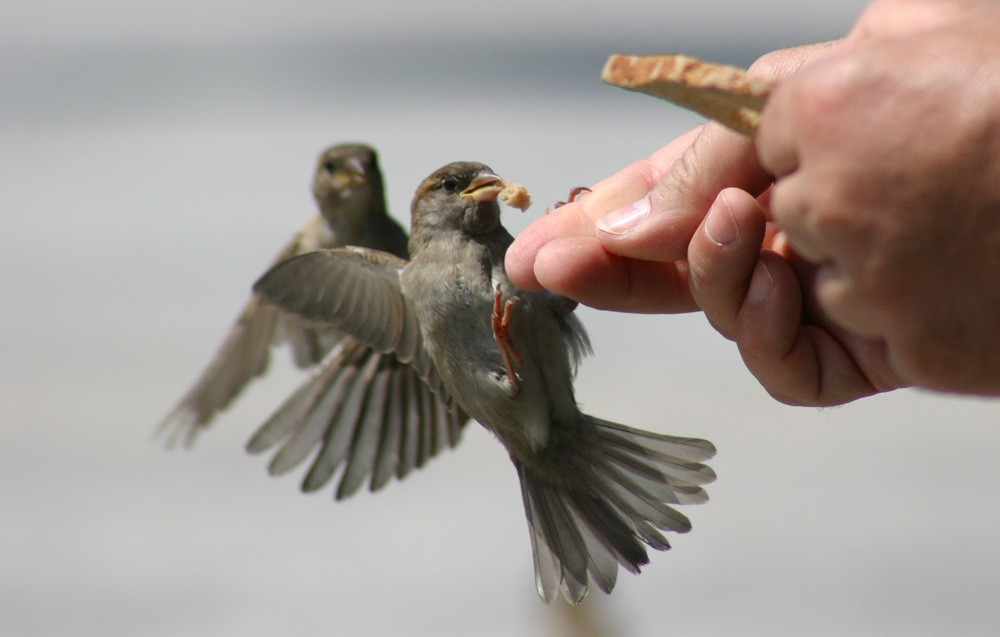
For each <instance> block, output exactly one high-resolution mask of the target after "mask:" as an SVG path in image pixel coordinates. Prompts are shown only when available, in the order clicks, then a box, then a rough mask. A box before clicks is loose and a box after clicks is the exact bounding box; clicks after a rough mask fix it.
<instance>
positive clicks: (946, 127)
mask: <svg viewBox="0 0 1000 637" xmlns="http://www.w3.org/2000/svg"><path fill="white" fill-rule="evenodd" d="M998 32H1000V9H998V8H997V7H996V5H995V3H992V2H985V1H982V2H974V1H961V2H946V1H941V0H938V1H934V0H923V1H920V2H913V1H912V0H910V1H907V2H903V1H901V0H879V1H877V2H874V3H873V4H872V5H871V6H870V7H869V8H868V10H867V11H866V12H865V13H864V14H863V15H862V16H861V18H860V19H859V21H858V23H857V24H856V26H855V27H854V29H853V30H852V32H851V34H850V35H849V36H848V37H847V39H846V40H845V41H844V43H843V45H842V46H840V47H837V49H836V50H835V51H832V52H831V53H830V54H829V55H827V56H824V57H823V58H822V59H819V60H816V61H815V63H813V64H811V65H809V66H808V67H804V68H803V69H802V70H801V71H800V72H799V73H797V74H795V75H793V76H790V77H788V78H787V80H786V81H784V82H782V84H781V85H779V87H778V88H777V89H776V90H775V91H774V93H773V94H772V96H771V99H770V100H769V101H768V104H767V107H766V108H765V110H764V113H763V118H762V122H761V124H760V127H759V129H758V137H757V144H758V151H759V156H760V159H761V162H762V163H763V165H764V166H765V167H766V168H767V169H768V172H770V173H772V174H774V175H776V184H775V186H774V188H773V192H772V196H771V205H770V212H771V214H772V215H773V219H774V221H775V222H776V223H777V224H778V226H780V227H781V229H782V231H783V232H784V233H785V234H786V235H787V238H788V242H789V244H790V246H791V247H792V248H793V249H794V251H795V252H797V253H798V254H799V255H801V256H802V257H804V258H805V259H808V260H809V261H810V262H812V263H814V264H817V265H816V267H815V273H814V276H812V277H811V278H810V280H809V282H808V283H807V286H808V287H810V288H811V290H810V291H811V293H812V294H813V295H814V296H815V299H816V305H817V306H818V307H819V308H821V309H822V311H823V313H824V314H825V315H826V317H827V318H828V319H829V320H830V321H832V322H833V323H834V324H835V325H837V326H839V327H840V328H843V329H844V330H847V331H849V332H850V333H853V334H856V335H862V336H866V337H869V338H871V339H876V340H881V341H884V343H885V356H886V360H887V363H888V365H889V367H890V369H891V370H892V371H893V372H894V374H893V375H894V377H895V380H896V381H901V382H903V383H905V384H915V385H919V386H922V387H926V388H930V389H938V390H945V391H958V392H963V393H980V394H996V393H1000V338H998V334H1000V214H998V213H1000V179H998V178H997V175H998V174H1000V107H998V106H997V105H998V104H1000V79H998V78H1000V42H998V39H997V37H996V34H997V33H998Z"/></svg>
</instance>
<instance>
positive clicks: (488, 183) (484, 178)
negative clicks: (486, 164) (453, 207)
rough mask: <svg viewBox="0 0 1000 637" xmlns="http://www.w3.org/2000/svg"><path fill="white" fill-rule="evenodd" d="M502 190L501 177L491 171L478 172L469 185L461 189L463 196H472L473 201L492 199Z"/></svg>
mask: <svg viewBox="0 0 1000 637" xmlns="http://www.w3.org/2000/svg"><path fill="white" fill-rule="evenodd" d="M501 190H503V179H500V177H499V176H498V175H494V174H493V173H488V172H486V173H479V175H477V176H476V178H475V179H473V180H472V183H470V184H469V187H468V188H466V189H465V190H463V191H462V196H463V197H472V199H473V201H476V202H480V201H494V200H496V198H497V195H499V194H500V191H501Z"/></svg>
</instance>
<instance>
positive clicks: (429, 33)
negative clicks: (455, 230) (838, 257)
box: [0, 0, 1000, 636]
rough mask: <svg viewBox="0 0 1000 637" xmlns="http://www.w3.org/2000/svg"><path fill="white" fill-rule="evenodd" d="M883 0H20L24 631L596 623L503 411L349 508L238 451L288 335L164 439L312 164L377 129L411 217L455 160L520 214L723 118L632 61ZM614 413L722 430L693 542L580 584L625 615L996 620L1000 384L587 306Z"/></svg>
mask: <svg viewBox="0 0 1000 637" xmlns="http://www.w3.org/2000/svg"><path fill="white" fill-rule="evenodd" d="M863 5H864V2H862V1H861V0H849V1H847V2H839V3H809V2H800V1H795V0H761V1H758V2H754V3H744V2H737V1H735V0H730V1H726V0H703V1H701V2H697V3H692V2H685V3H680V2H670V1H669V0H668V1H663V0H660V1H656V2H640V1H629V0H621V1H618V2H613V3H606V4H604V5H600V6H595V4H594V3H579V4H575V3H570V2H560V1H555V2H549V3H539V2H537V1H536V0H530V1H529V0H517V1H508V2H506V3H494V4H481V5H476V4H474V3H468V2H466V3H459V2H448V1H443V0H442V1H434V2H424V3H402V2H399V3H343V2H340V3H338V2H330V1H326V2H318V1H317V2H298V3H296V2H285V3H280V8H279V3H274V4H268V3H263V2H259V1H251V2H235V1H225V0H198V1H192V0H187V1H178V2H172V3H156V4H154V3H131V2H124V1H122V0H106V1H103V2H97V1H92V2H69V1H61V2H60V1H44V0H43V1H40V2H33V3H26V2H20V3H14V2H11V1H10V0H7V1H6V2H5V3H4V7H3V15H4V19H3V20H2V21H0V139H2V142H0V197H2V216H0V220H2V221H0V222H2V224H3V228H2V232H0V244H2V246H0V268H2V269H0V271H2V273H3V283H2V290H3V310H2V314H0V317H2V318H0V321H2V326H3V329H2V330H0V343H2V347H0V353H2V357H0V416H2V418H0V507H2V515H0V552H2V553H0V634H3V635H181V634H183V635H241V636H246V635H299V634H348V635H435V636H437V635H498V636H499V635H515V634H516V635H551V634H573V631H574V630H576V631H577V634H580V630H582V629H579V628H577V629H572V628H568V627H567V626H568V625H569V624H567V621H568V620H567V617H568V616H567V614H566V613H565V611H564V610H563V609H561V608H560V606H559V605H555V606H553V607H545V606H543V605H542V604H541V603H540V602H539V601H538V599H537V598H536V595H535V592H534V585H533V578H532V567H531V555H530V545H529V541H528V534H527V532H526V524H525V521H524V514H523V509H522V505H521V499H520V494H519V492H518V486H517V480H516V477H515V475H514V471H513V470H512V467H511V466H510V463H509V461H508V459H507V458H506V454H505V453H504V452H503V450H502V448H501V447H500V446H499V445H498V444H497V443H496V442H495V441H494V440H492V439H491V437H490V436H489V435H488V434H487V433H486V432H485V431H484V430H482V429H481V428H479V427H476V426H472V427H470V428H469V429H468V430H467V433H466V435H465V439H464V441H463V443H462V445H461V447H460V448H459V449H458V450H456V451H455V452H448V453H445V454H444V455H443V457H441V458H439V459H437V460H436V461H434V462H433V463H431V464H430V465H429V466H427V467H426V468H425V469H424V470H422V471H420V472H417V473H416V474H415V475H413V476H411V477H409V478H408V479H407V480H406V481H404V482H402V483H394V484H392V485H390V487H388V488H387V489H385V490H384V491H383V492H381V493H379V494H377V495H375V496H372V495H371V494H368V493H363V494H361V495H359V496H357V497H355V498H353V499H352V500H350V501H347V502H343V503H338V504H334V503H333V502H332V495H331V491H332V490H330V491H323V492H322V494H317V495H313V496H308V497H307V496H303V495H301V494H300V493H299V492H298V490H297V486H298V479H299V477H300V476H299V475H298V474H295V475H294V476H288V477H285V478H282V479H274V478H270V477H268V476H267V473H266V470H265V466H266V459H265V458H263V457H249V456H247V455H246V454H245V453H244V451H243V443H244V441H245V440H246V439H247V437H248V436H249V435H250V433H251V432H252V431H253V430H254V428H255V427H256V426H257V425H258V424H259V423H260V422H262V421H263V420H264V419H265V418H266V417H267V416H268V414H269V413H270V410H271V409H273V408H274V407H276V406H277V405H278V404H279V403H280V402H281V400H282V398H283V397H284V396H285V395H287V394H288V393H289V392H290V391H291V389H292V388H293V387H295V385H296V384H297V382H298V380H299V379H300V378H301V375H300V374H298V373H297V372H296V371H295V370H293V369H292V367H291V365H290V363H289V362H288V360H287V357H286V356H284V355H281V356H279V357H278V361H277V364H276V365H275V367H274V369H273V371H272V374H271V375H270V376H269V377H268V378H267V379H266V380H265V381H263V382H258V383H256V384H254V385H253V386H252V388H251V390H250V391H249V392H248V393H247V394H246V395H245V396H244V397H243V399H242V400H241V401H240V402H239V403H238V405H237V407H236V408H234V409H232V410H230V411H229V412H228V413H226V414H225V415H224V416H223V417H222V418H221V419H219V420H218V421H217V422H216V424H215V426H214V427H213V429H212V430H211V431H210V432H209V433H207V434H206V435H204V436H203V437H202V438H201V440H200V443H199V444H198V445H197V448H196V449H195V450H193V451H191V452H187V451H167V450H165V449H163V448H162V446H161V445H159V444H157V443H156V442H152V441H151V440H150V436H151V433H152V431H153V429H154V426H155V425H156V423H157V422H158V421H159V420H160V419H161V418H162V416H163V415H164V414H165V413H166V412H167V410H168V409H169V408H170V407H171V406H172V405H173V403H174V402H175V401H176V400H177V399H178V398H179V397H180V395H181V394H182V392H183V391H184V390H186V389H187V387H188V386H189V384H190V383H191V382H192V381H193V380H194V379H195V377H196V375H197V374H198V373H199V372H200V371H201V370H202V367H203V365H204V364H206V363H207V361H208V359H209V357H210V356H211V354H212V353H213V352H214V349H215V347H216V346H217V345H218V343H219V341H220V340H221V338H222V336H223V334H224V333H225V331H226V329H227V328H228V326H229V324H230V322H231V320H232V319H233V318H234V317H235V314H236V312H237V311H238V309H239V308H240V307H241V305H242V303H243V302H244V300H245V299H246V297H247V294H248V290H249V286H250V284H251V283H252V282H253V281H254V280H255V278H256V277H257V275H259V274H260V273H261V272H262V270H263V269H264V268H265V266H266V265H267V264H268V263H269V262H270V260H271V258H272V257H273V255H274V253H275V252H276V251H277V250H278V248H279V247H280V246H281V245H283V243H284V242H285V241H286V239H287V238H288V237H289V236H290V235H291V233H292V232H293V231H294V230H295V229H296V228H297V227H298V226H299V224H300V223H301V221H302V220H303V219H305V218H306V217H307V216H309V215H311V214H312V213H313V203H312V199H311V195H310V193H309V182H310V177H311V171H312V168H313V162H314V159H315V157H316V155H317V154H318V153H319V152H320V151H321V150H322V149H323V148H324V147H325V146H327V145H329V144H332V143H335V142H340V141H353V140H360V141H367V142H369V143H372V144H373V145H375V146H376V147H377V148H378V149H379V150H380V152H381V157H382V165H383V168H384V171H385V174H386V180H387V186H388V199H389V203H390V206H391V209H392V211H393V213H394V214H395V215H396V216H397V217H398V218H399V219H400V220H402V221H403V222H404V223H408V218H409V213H408V206H409V201H410V197H411V195H412V192H413V190H414V189H415V187H416V185H417V184H418V183H419V181H420V180H421V179H422V178H423V177H424V176H426V175H427V174H428V173H430V172H431V171H432V170H434V169H435V168H437V167H439V166H440V165H442V164H444V163H446V162H449V161H453V160H459V159H469V160H477V161H482V162H485V163H487V164H490V165H491V166H492V167H493V168H494V169H495V170H496V171H497V172H499V173H500V174H501V175H503V176H505V177H507V178H509V179H513V180H515V181H519V182H521V183H523V184H525V185H526V186H528V188H529V189H530V190H531V191H532V194H533V195H534V197H535V201H536V204H535V206H534V207H533V208H532V209H531V210H529V211H528V213H527V214H524V215H522V214H521V213H519V212H515V211H510V210H508V211H506V212H505V217H506V224H507V226H508V228H510V229H511V231H512V232H514V233H515V234H516V233H517V232H519V231H520V230H521V229H523V228H524V227H525V226H526V225H527V224H528V223H529V222H530V221H531V220H533V219H536V218H537V217H538V216H540V215H541V214H542V210H543V209H544V206H545V205H546V203H549V204H550V203H551V202H554V201H556V200H557V199H561V198H564V197H565V194H566V192H567V189H568V188H570V187H571V186H577V185H586V184H591V183H594V182H596V181H598V180H600V179H601V178H603V177H605V176H607V175H610V174H611V173H613V172H615V171H616V170H618V169H619V168H621V167H623V166H624V165H626V164H628V163H630V162H632V161H634V160H636V159H639V158H642V157H645V156H647V155H648V154H650V153H651V152H653V151H654V150H655V149H657V148H659V147H660V146H662V145H663V144H665V143H666V142H667V141H669V140H671V139H673V138H674V137H675V136H677V135H678V134H680V133H682V132H684V131H685V130H687V129H688V128H690V127H691V126H693V125H695V124H696V123H698V121H699V120H698V119H697V118H696V117H694V116H692V115H688V114H686V113H683V112H681V111H680V110H678V109H675V108H674V107H672V106H670V105H668V104H666V103H660V102H658V101H655V100H652V99H650V98H646V97H644V96H639V95H635V94H631V93H626V92H624V91H620V90H617V89H612V88H610V87H607V86H604V85H603V84H602V83H601V82H600V81H599V79H598V77H599V73H600V69H601V66H602V64H603V62H604V60H605V58H606V57H607V55H608V54H610V53H612V52H616V51H624V52H629V53H666V52H685V53H690V54H696V55H700V56H703V57H706V58H709V59H713V60H718V61H722V62H728V63H733V64H740V65H746V64H749V63H750V62H751V61H752V60H753V59H754V58H755V57H757V56H758V55H760V54H762V53H764V52H766V51H769V50H772V49H775V48H782V47H786V46H791V45H795V44H801V43H806V42H812V41H818V40H825V39H831V38H835V37H838V36H841V35H843V34H844V33H845V32H846V31H847V29H848V28H849V27H850V24H851V23H852V22H853V20H854V19H855V17H856V16H857V14H858V12H859V11H860V10H861V8H862V6H863ZM581 314H582V318H583V319H584V321H585V323H586V324H587V325H588V327H589V329H590V332H591V336H592V339H593V341H594V347H595V350H596V356H595V357H594V358H592V359H589V360H587V361H586V362H585V364H584V365H583V367H582V370H581V372H580V376H579V379H578V383H577V391H578V397H579V399H580V401H581V402H582V404H583V407H584V408H585V409H586V410H587V411H588V412H589V413H592V414H595V415H597V416H601V417H604V418H609V419H613V420H617V421H619V422H623V423H626V424H629V425H633V426H640V427H643V428H646V429H651V430H654V431H658V432H663V433H673V434H681V435H691V436H700V437H706V438H709V439H711V440H713V441H714V442H715V443H716V444H717V446H718V448H719V456H718V459H717V460H716V461H715V462H714V467H715V468H716V469H717V471H718V474H719V480H718V482H717V483H716V484H715V485H713V486H712V488H711V495H712V501H711V502H710V503H709V504H708V505H706V506H703V507H698V508H691V509H688V510H687V511H685V512H686V513H688V514H689V515H690V516H691V518H692V520H693V522H694V527H695V529H694V531H693V532H692V533H691V534H688V535H685V536H680V537H677V538H676V540H675V541H674V542H673V543H674V550H672V551H670V552H668V553H665V554H664V553H656V554H654V555H652V563H651V564H650V565H649V566H647V567H646V568H645V569H644V572H643V573H642V574H641V575H639V576H630V575H628V574H622V575H621V577H620V579H619V583H618V587H617V589H616V590H615V592H614V594H613V595H612V596H611V597H610V598H608V597H605V596H603V595H601V594H599V593H598V594H596V595H592V596H591V597H590V598H589V599H588V600H587V602H586V603H585V605H584V607H583V610H584V613H585V614H586V616H587V617H589V618H590V619H591V620H592V621H593V622H595V623H596V625H598V626H599V627H600V626H603V627H604V628H605V629H608V630H609V631H611V633H613V634H617V635H649V636H652V635H664V634H704V635H848V634H850V635H941V634H949V635H987V634H995V630H996V627H997V626H998V625H1000V610H998V606H997V604H996V597H997V581H998V574H1000V548H998V544H997V537H1000V514H998V500H997V488H998V486H1000V467H998V466H997V462H996V457H997V454H998V453H1000V429H998V427H997V420H998V414H1000V405H998V404H997V403H996V402H994V401H982V400H972V399H960V398H950V397H944V396H939V395H931V394H927V393H921V392H915V391H900V392H895V393H893V394H890V395H885V396H879V397H876V398H872V399H868V400H863V401H860V402H858V403H855V404H851V405H847V406H845V407H842V408H838V409H826V410H817V409H801V408H791V407H786V406H782V405H779V404H777V403H775V402H774V401H772V400H771V399H770V398H769V397H768V396H767V395H766V394H765V393H764V391H763V390H761V389H760V388H759V387H758V385H757V384H756V382H755V381H754V380H753V378H752V377H751V376H750V374H749V373H748V372H747V371H746V370H745V369H744V367H743V366H742V364H741V363H740V359H739V356H738V354H737V352H736V349H735V347H734V346H733V345H732V344H731V343H729V342H727V341H725V340H723V339H722V338H720V337H719V336H717V335H716V333H715V332H714V331H713V330H712V329H711V328H710V327H709V326H708V324H707V323H706V322H705V320H704V318H703V317H701V316H699V315H687V316H671V317H663V316H654V317H637V316H627V315H617V314H603V313H598V312H594V311H590V310H586V309H584V310H581Z"/></svg>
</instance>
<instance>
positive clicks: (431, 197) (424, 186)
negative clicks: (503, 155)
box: [411, 162, 504, 236]
mask: <svg viewBox="0 0 1000 637" xmlns="http://www.w3.org/2000/svg"><path fill="white" fill-rule="evenodd" d="M503 184H504V182H503V180H502V179H501V178H500V177H499V176H498V175H497V174H496V173H494V172H493V171H492V170H491V169H490V167H489V166H486V165H485V164H480V163H476V162H454V163H451V164H448V165H447V166H444V167H442V168H439V169H438V170H436V171H434V173H433V174H431V176H430V177H428V178H427V179H425V180H424V181H423V183H421V184H420V187H419V188H417V192H416V195H414V197H413V205H412V221H411V226H412V227H411V232H412V234H413V235H417V234H418V233H422V232H428V231H431V232H433V231H441V230H459V231H461V232H463V233H465V234H467V235H470V236H477V235H482V234H487V233H490V232H493V231H494V230H496V229H497V228H500V227H501V226H500V206H499V205H498V204H497V200H496V199H497V195H498V194H500V191H501V190H502V189H503Z"/></svg>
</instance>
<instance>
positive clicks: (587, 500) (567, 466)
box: [254, 162, 715, 603]
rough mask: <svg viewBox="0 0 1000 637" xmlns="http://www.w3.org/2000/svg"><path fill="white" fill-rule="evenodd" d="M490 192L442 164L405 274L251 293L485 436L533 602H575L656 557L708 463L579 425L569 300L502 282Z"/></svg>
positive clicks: (695, 444)
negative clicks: (501, 468)
mask: <svg viewBox="0 0 1000 637" xmlns="http://www.w3.org/2000/svg"><path fill="white" fill-rule="evenodd" d="M503 184H504V182H503V181H502V180H501V179H500V178H499V177H498V176H497V175H495V174H494V173H493V172H492V171H491V170H490V169H489V168H488V167H487V166H484V165H483V164H478V163H470V162H458V163H453V164H449V165H447V166H445V167H443V168H441V169H440V170H438V171H436V172H435V173H433V174H432V175H431V176H430V177H428V178H427V179H426V180H424V182H423V183H422V184H421V185H420V187H419V188H418V189H417V192H416V195H415V197H414V199H413V204H412V236H411V237H410V242H409V251H410V255H411V260H410V261H406V260H404V259H402V258H400V257H398V256H393V255H391V254H387V253H385V252H380V251H377V250H371V249H364V248H356V247H354V248H345V249H338V250H320V251H317V252H312V253H310V254H305V255H302V256H298V257H295V258H293V259H290V260H288V261H286V262H284V263H281V264H279V265H277V266H275V267H274V268H272V269H271V271H270V272H268V273H267V274H265V275H264V276H263V277H262V278H261V279H260V280H259V281H258V282H257V284H256V285H255V286H254V290H255V291H256V292H257V293H258V294H260V295H261V296H262V297H263V298H264V299H265V300H267V301H268V302H270V303H273V304H275V305H277V306H278V307H281V308H282V309H284V310H286V311H289V312H292V313H295V314H297V315H299V316H301V317H303V318H304V319H305V320H307V321H310V322H312V324H324V325H329V326H330V327H332V328H334V329H337V330H342V331H344V332H346V333H348V334H350V335H351V336H352V337H353V338H354V339H355V340H356V342H357V343H358V345H359V347H360V346H367V347H370V348H371V349H373V350H375V351H377V352H380V353H383V354H389V353H391V354H393V355H395V357H396V359H397V360H398V361H400V362H405V363H409V364H410V365H411V367H412V369H413V370H415V371H416V372H417V373H418V374H419V375H420V377H421V378H422V379H424V380H425V381H426V382H427V383H428V386H429V387H431V388H434V389H435V390H436V391H438V392H441V393H444V394H446V395H448V396H450V397H453V398H454V402H456V403H457V404H458V406H459V407H460V410H462V411H464V412H466V413H468V414H469V415H470V416H471V417H473V418H475V419H476V420H478V421H479V422H480V423H481V424H482V425H483V426H484V427H486V428H487V429H488V430H489V431H491V432H492V433H493V434H494V435H495V436H496V437H497V438H498V439H499V440H500V442H501V443H503V445H504V446H505V447H506V448H507V451H508V453H509V454H510V458H511V460H512V461H513V462H514V466H515V468H516V470H517V474H518V477H519V478H520V481H521V492H522V495H523V499H524V507H525V513H526V514H527V518H528V526H529V531H530V536H531V543H532V551H533V555H534V564H535V577H536V584H537V588H538V593H539V595H540V596H541V597H542V599H543V600H544V601H545V602H547V603H548V602H551V601H552V600H553V599H554V598H555V596H556V594H557V592H558V591H559V590H560V589H561V590H562V592H563V595H564V596H565V597H566V599H567V600H568V601H569V602H571V603H578V602H580V601H581V600H582V599H583V597H584V595H586V593H587V590H588V586H589V582H590V581H593V582H594V583H595V584H596V585H597V587H598V588H600V589H601V590H603V591H605V592H610V591H611V589H612V588H613V586H614V584H615V580H616V577H617V572H618V565H619V564H621V565H622V566H623V567H624V568H625V569H626V570H628V571H631V572H638V571H639V567H640V566H641V565H643V564H646V563H647V562H648V557H647V554H646V549H645V546H644V545H649V546H651V547H652V548H654V549H658V550H665V549H668V548H669V547H670V545H669V543H668V542H667V539H666V538H665V537H664V536H663V534H662V533H661V532H662V531H675V532H678V533H684V532H686V531H688V530H689V529H690V528H691V525H690V523H689V521H688V519H687V518H686V517H685V516H684V515H683V514H681V513H679V512H678V511H677V510H675V509H674V508H673V507H672V506H670V505H677V504H699V503H702V502H705V501H706V500H707V499H708V496H707V494H706V493H705V491H704V490H703V489H702V488H701V485H703V484H706V483H708V482H711V481H712V480H714V479H715V474H714V472H713V471H712V470H711V469H710V468H709V467H707V466H705V465H703V464H701V462H702V461H704V460H707V459H709V458H711V457H712V456H713V455H714V453H715V448H714V447H713V446H712V444H711V443H710V442H708V441H705V440H698V439H694V438H679V437H674V436H666V435H661V434H655V433H650V432H645V431H640V430H637V429H632V428H629V427H625V426H624V425H619V424H615V423H612V422H608V421H605V420H601V419H599V418H595V417H593V416H588V415H586V414H583V413H581V412H580V410H579V408H578V407H577V404H576V400H575V398H574V395H573V385H572V377H573V374H574V372H575V367H576V365H577V363H578V362H579V360H580V358H581V357H582V356H583V355H584V354H586V353H589V351H590V343H589V340H588V338H587V336H586V333H585V332H584V330H583V327H582V325H581V324H580V322H579V321H578V319H577V318H576V317H575V316H574V315H573V314H572V312H573V310H574V309H575V307H576V303H575V302H574V301H572V300H570V299H567V298H564V297H559V296H555V295H553V294H551V293H548V292H531V293H527V292H523V291H521V290H518V289H517V288H515V287H514V286H513V285H512V284H511V282H510V280H509V279H508V278H507V275H506V272H505V271H504V253H505V252H506V250H507V247H508V246H509V245H510V243H511V242H512V240H513V239H512V237H511V235H510V234H509V233H508V232H507V230H506V229H504V227H503V226H502V225H501V224H500V209H499V206H498V204H497V202H496V198H497V195H498V194H499V193H500V191H501V189H502V187H503ZM362 387H363V385H359V386H358V387H357V389H358V390H361V389H362ZM361 393H367V391H363V392H361ZM448 400H450V399H448ZM382 426H383V428H392V427H395V426H396V425H395V424H394V423H392V422H389V421H387V420H383V421H382ZM358 447H359V448H360V449H362V450H363V451H364V453H365V454H371V453H372V450H371V446H370V445H368V446H365V445H358ZM348 455H350V452H348Z"/></svg>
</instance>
